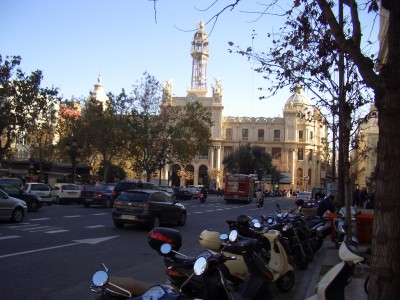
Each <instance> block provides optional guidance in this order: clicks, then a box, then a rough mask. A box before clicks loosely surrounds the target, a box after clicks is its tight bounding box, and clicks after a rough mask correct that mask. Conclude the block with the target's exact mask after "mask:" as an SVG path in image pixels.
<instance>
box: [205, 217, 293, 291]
mask: <svg viewBox="0 0 400 300" xmlns="http://www.w3.org/2000/svg"><path fill="white" fill-rule="evenodd" d="M254 226H257V224H254ZM260 235H261V238H265V239H267V240H268V241H269V245H270V248H269V249H271V250H270V259H269V261H268V262H266V260H265V258H264V257H263V256H262V255H260V254H259V253H257V251H255V252H254V255H255V258H256V259H257V261H258V262H257V263H260V264H263V265H265V267H266V269H268V270H269V274H266V278H267V277H268V278H267V280H269V281H272V282H275V283H276V286H277V288H278V289H279V290H280V291H282V292H288V291H290V289H291V288H292V287H293V285H294V269H293V267H292V266H291V265H290V264H289V260H288V257H287V254H286V251H285V249H284V247H283V245H282V244H281V243H280V241H279V236H280V232H279V231H277V230H269V231H267V232H264V233H260ZM219 237H220V233H219V232H217V231H214V230H203V232H202V233H201V234H200V236H199V242H200V244H201V245H202V246H203V247H204V248H207V249H211V250H214V251H220V250H221V248H222V247H221V240H220V238H219ZM237 250H239V251H235V249H234V247H232V248H231V247H229V245H228V247H226V248H224V250H223V254H224V255H225V256H236V257H237V259H236V260H230V261H227V262H226V263H225V265H226V266H227V267H228V269H229V271H230V273H231V275H233V276H237V277H240V278H242V279H244V278H246V275H247V273H248V270H247V267H246V264H245V262H244V260H243V257H242V256H241V255H240V249H237Z"/></svg>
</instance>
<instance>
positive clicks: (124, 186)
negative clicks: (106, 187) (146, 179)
mask: <svg viewBox="0 0 400 300" xmlns="http://www.w3.org/2000/svg"><path fill="white" fill-rule="evenodd" d="M135 188H137V183H136V182H120V183H119V184H118V185H117V186H116V187H115V190H117V191H121V190H129V189H135Z"/></svg>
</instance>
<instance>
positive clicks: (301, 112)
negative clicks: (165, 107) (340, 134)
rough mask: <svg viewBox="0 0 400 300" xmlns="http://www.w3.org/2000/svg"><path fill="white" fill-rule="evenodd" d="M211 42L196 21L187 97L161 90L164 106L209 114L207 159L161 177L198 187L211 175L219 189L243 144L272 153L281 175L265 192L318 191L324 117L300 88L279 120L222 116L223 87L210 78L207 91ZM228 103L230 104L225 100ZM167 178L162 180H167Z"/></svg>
mask: <svg viewBox="0 0 400 300" xmlns="http://www.w3.org/2000/svg"><path fill="white" fill-rule="evenodd" d="M208 48H209V42H208V38H207V35H206V33H205V31H204V24H203V22H200V23H199V25H198V30H197V32H196V33H195V35H194V38H193V41H192V48H191V52H190V54H191V56H192V59H193V61H192V78H191V85H190V88H189V89H188V90H187V94H186V95H185V96H182V97H173V96H172V95H173V93H172V89H173V87H172V83H171V81H168V82H166V83H165V84H164V85H163V101H164V102H166V103H168V104H170V105H172V106H184V105H186V104H187V103H189V102H192V101H198V102H200V103H201V104H202V105H203V107H206V108H208V109H209V110H210V111H211V113H212V120H213V123H214V125H213V127H212V128H211V133H212V143H213V146H212V148H211V149H209V152H208V154H207V155H199V156H197V157H196V158H195V159H194V160H193V161H192V163H191V164H189V165H187V166H180V165H173V166H167V167H166V169H165V170H164V174H163V177H165V176H168V174H170V175H169V176H172V184H173V185H178V184H179V185H180V186H185V185H188V183H189V184H193V185H202V184H203V183H204V178H205V176H207V175H209V176H210V177H211V179H212V180H213V181H214V182H215V187H221V188H222V187H223V178H224V175H225V174H226V172H225V170H224V166H223V164H222V161H223V159H224V157H226V156H227V155H229V154H231V153H232V152H233V151H235V149H238V148H239V147H240V146H241V145H244V144H250V145H251V146H259V147H262V148H264V149H265V150H266V152H268V153H270V154H271V155H272V158H273V165H274V166H276V167H277V169H278V170H279V171H280V172H281V176H282V178H281V181H280V182H279V184H278V185H277V186H275V187H272V186H271V183H270V182H269V183H268V180H266V184H267V185H268V184H269V186H266V188H269V189H272V188H279V189H287V190H289V189H299V190H306V191H310V190H311V189H312V187H315V186H322V185H323V181H324V179H325V171H324V163H325V162H324V161H323V160H322V157H323V151H324V149H326V148H325V146H326V140H327V134H328V128H327V126H325V125H324V119H323V116H322V115H321V114H320V113H319V111H318V110H316V109H314V108H312V106H311V105H310V100H309V99H308V98H307V96H306V95H305V93H304V89H303V88H302V87H301V86H300V85H299V86H296V87H295V88H294V93H293V94H292V95H291V96H290V97H289V99H287V101H286V104H285V107H284V108H283V117H278V118H268V117H263V116H260V117H232V116H224V114H223V112H224V106H223V100H224V101H225V99H223V86H222V84H221V81H220V79H214V83H213V84H212V85H211V91H209V90H208V88H207V60H208V57H209V49H208ZM226 102H229V99H227V100H226ZM165 178H166V177H165Z"/></svg>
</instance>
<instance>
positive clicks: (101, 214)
mask: <svg viewBox="0 0 400 300" xmlns="http://www.w3.org/2000/svg"><path fill="white" fill-rule="evenodd" d="M108 214H109V213H98V214H92V215H93V216H104V215H108Z"/></svg>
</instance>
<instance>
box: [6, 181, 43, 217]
mask: <svg viewBox="0 0 400 300" xmlns="http://www.w3.org/2000/svg"><path fill="white" fill-rule="evenodd" d="M0 189H2V190H3V191H4V192H6V193H7V194H8V195H9V196H11V197H14V198H17V199H20V200H23V201H25V202H26V205H27V206H28V211H32V212H35V211H38V210H39V209H40V208H41V207H42V199H41V198H40V196H37V195H33V194H29V193H27V192H25V191H23V190H22V189H20V188H19V187H17V186H16V185H14V184H12V183H5V182H2V183H0Z"/></svg>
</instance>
